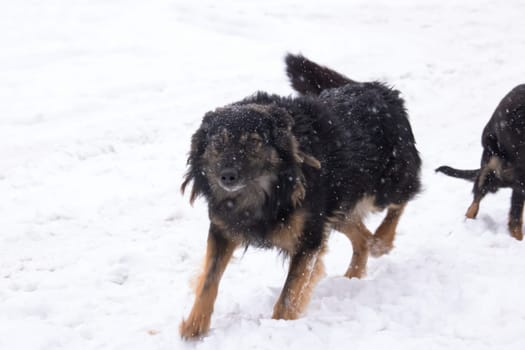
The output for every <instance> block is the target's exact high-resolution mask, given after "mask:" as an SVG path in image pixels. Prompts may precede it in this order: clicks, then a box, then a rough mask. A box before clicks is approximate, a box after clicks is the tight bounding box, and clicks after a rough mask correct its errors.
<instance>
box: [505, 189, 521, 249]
mask: <svg viewBox="0 0 525 350" xmlns="http://www.w3.org/2000/svg"><path fill="white" fill-rule="evenodd" d="M510 201H511V204H510V214H509V231H510V235H511V236H512V237H514V238H516V239H517V240H518V241H521V240H523V232H522V230H521V227H522V225H523V203H524V201H525V195H524V194H523V192H522V191H521V190H519V189H515V190H513V191H512V197H511V200H510Z"/></svg>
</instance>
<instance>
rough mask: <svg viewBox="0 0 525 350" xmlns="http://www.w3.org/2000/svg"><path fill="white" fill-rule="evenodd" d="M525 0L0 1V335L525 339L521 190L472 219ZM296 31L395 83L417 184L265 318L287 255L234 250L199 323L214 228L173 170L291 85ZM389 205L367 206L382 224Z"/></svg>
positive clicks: (18, 348)
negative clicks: (198, 326) (394, 225)
mask: <svg viewBox="0 0 525 350" xmlns="http://www.w3.org/2000/svg"><path fill="white" fill-rule="evenodd" d="M524 13H525V2H523V1H519V0H509V1H505V2H502V1H493V0H465V1H452V0H430V1H424V2H423V1H418V0H398V1H388V0H379V1H370V0H355V1H344V0H330V1H323V2H317V1H312V0H292V1H281V0H266V1H260V2H246V1H236V0H223V1H219V2H218V1H212V0H203V1H192V2H190V1H168V0H159V1H139V0H129V1H122V0H120V1H119V0H89V1H88V0H70V1H58V0H49V1H31V0H17V1H11V2H8V1H4V2H3V3H2V4H1V5H0V48H1V49H0V82H1V83H0V349H2V350H4V349H6V350H26V349H27V350H30V349H31V350H33V349H38V350H57V349H67V350H71V349H97V350H101V349H126V350H131V349H199V350H201V349H304V350H308V349H320V348H323V349H356V350H358V349H378V348H379V349H382V348H389V349H403V350H409V349H422V348H423V349H525V337H524V331H525V298H524V294H525V243H523V242H518V241H516V240H514V239H512V238H511V237H510V236H509V234H508V232H507V228H506V224H507V213H508V210H509V204H510V193H509V191H508V190H501V191H500V192H499V193H497V194H496V195H491V196H488V197H487V198H486V199H485V200H484V201H483V202H482V205H481V210H480V213H479V217H478V219H477V220H475V221H466V220H465V219H464V213H465V211H466V209H467V207H468V205H469V204H470V200H471V194H470V188H471V185H470V184H468V183H466V182H463V181H461V180H457V179H452V178H449V177H446V176H443V175H437V174H434V172H433V169H434V168H436V167H437V166H439V165H442V164H449V165H452V166H457V167H462V168H474V167H476V166H477V165H478V162H479V158H480V154H481V146H480V135H481V130H482V129H483V126H484V125H485V123H486V122H487V120H488V119H489V117H490V115H491V113H492V111H493V110H494V108H495V107H496V105H497V103H498V102H499V100H500V99H501V98H502V97H503V96H504V95H505V94H506V93H507V92H508V91H509V90H510V89H511V88H512V87H514V86H515V85H517V84H519V83H523V82H524V81H523V80H524V77H525V65H524V64H523V63H524V57H525V35H524V33H525V22H524V20H523V14H524ZM286 52H302V53H303V54H305V55H306V56H307V57H310V58H311V59H313V60H315V61H317V62H320V63H322V64H324V65H327V66H330V67H333V68H335V69H337V70H339V71H340V72H342V73H344V74H346V75H348V76H350V77H351V78H353V79H356V80H362V81H366V80H372V79H380V80H384V81H386V82H388V83H389V84H392V85H394V86H395V87H397V88H398V89H400V90H401V91H402V92H403V96H404V98H405V99H406V103H407V107H408V110H409V114H410V117H411V122H412V126H413V130H414V133H415V136H416V139H417V141H418V148H419V150H420V152H421V155H422V158H423V160H424V167H423V182H424V187H425V189H424V192H423V193H422V194H421V195H420V196H419V197H418V198H417V200H414V201H413V202H411V203H410V204H409V206H408V207H407V209H406V211H405V214H404V216H403V217H402V220H401V223H400V226H399V233H398V237H397V240H396V248H395V249H394V250H393V251H392V252H391V253H390V254H389V255H388V256H385V257H382V258H379V259H370V261H369V266H368V274H367V276H366V278H364V279H362V280H348V279H345V278H343V277H341V275H342V274H343V273H344V271H346V268H347V266H348V263H349V262H350V257H351V245H350V243H349V242H348V241H347V239H346V238H345V237H344V236H342V235H340V234H337V233H334V234H333V235H332V236H331V238H330V247H329V248H330V249H329V251H328V253H327V254H326V256H325V263H326V271H327V275H326V277H325V278H323V279H322V280H321V281H320V283H319V284H318V285H317V287H316V288H315V289H314V293H313V297H312V300H311V303H310V305H309V307H308V309H307V311H306V313H305V314H304V316H303V317H302V318H300V319H299V320H296V321H275V320H272V319H271V314H272V308H273V304H274V302H275V301H276V299H277V297H278V295H279V293H280V288H281V287H282V285H283V283H284V278H285V273H286V267H287V264H286V262H283V260H282V258H281V257H279V256H278V255H277V253H276V252H275V251H257V250H254V249H249V250H248V251H247V252H246V253H245V254H243V252H242V251H239V252H237V253H236V255H235V258H234V261H233V262H232V264H230V266H229V267H228V269H227V271H226V273H225V275H224V278H223V280H222V283H221V288H220V292H219V297H218V299H217V303H216V307H215V312H214V315H213V318H212V328H211V331H210V333H209V335H208V336H207V337H206V338H204V339H202V340H200V341H196V342H189V343H186V342H183V341H182V340H181V339H180V338H179V334H178V325H179V322H180V321H181V319H182V318H183V317H184V316H186V315H187V313H188V312H189V310H190V307H191V304H192V302H193V294H192V289H191V287H190V281H191V279H192V277H193V276H195V274H196V272H197V271H198V269H199V266H200V264H201V261H202V257H203V255H204V248H205V242H206V235H207V225H208V219H207V211H206V205H205V203H204V202H203V201H202V200H198V201H197V202H196V203H195V206H194V207H193V208H192V207H190V205H189V203H188V196H186V197H182V196H181V195H180V193H179V185H180V183H181V181H182V175H183V173H184V171H185V163H186V155H187V152H188V150H189V146H190V137H191V134H192V133H193V131H194V130H195V129H196V128H197V126H198V125H199V124H200V120H201V118H202V116H203V115H204V113H205V112H206V111H208V110H211V109H214V108H215V107H218V106H221V105H224V104H227V103H230V102H233V101H236V100H238V99H241V98H243V97H245V96H247V95H249V94H251V93H253V92H254V91H256V90H264V91H268V92H272V93H278V94H283V95H288V94H290V93H291V92H292V91H291V88H290V87H289V85H288V82H287V80H286V76H285V74H284V64H283V57H284V55H285V53H286ZM380 218H381V215H375V216H372V217H370V220H369V224H370V226H371V227H374V226H375V225H377V224H378V222H379V220H380Z"/></svg>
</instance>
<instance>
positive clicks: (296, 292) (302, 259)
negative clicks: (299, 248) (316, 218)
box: [272, 247, 324, 320]
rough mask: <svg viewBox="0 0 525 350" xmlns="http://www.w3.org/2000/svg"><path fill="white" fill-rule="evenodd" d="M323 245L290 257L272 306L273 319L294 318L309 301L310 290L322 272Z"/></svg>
mask: <svg viewBox="0 0 525 350" xmlns="http://www.w3.org/2000/svg"><path fill="white" fill-rule="evenodd" d="M323 253H324V247H322V248H320V249H319V250H317V251H314V252H307V253H304V254H303V253H298V254H296V255H295V256H293V257H292V260H291V262H290V270H289V271H288V277H287V278H286V282H285V284H284V287H283V290H282V292H281V295H280V296H279V299H278V300H277V303H276V304H275V306H274V308H273V316H272V318H273V319H284V320H295V319H297V318H298V317H299V316H300V315H301V313H302V312H303V310H304V308H305V307H306V305H307V304H308V302H309V301H310V296H311V294H312V290H313V288H314V286H315V284H316V283H317V281H318V280H319V278H320V277H321V276H322V275H323V273H324V265H323V261H322V255H323Z"/></svg>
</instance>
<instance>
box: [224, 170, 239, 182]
mask: <svg viewBox="0 0 525 350" xmlns="http://www.w3.org/2000/svg"><path fill="white" fill-rule="evenodd" d="M238 181H239V172H238V171H237V170H235V169H234V168H227V169H224V170H222V171H221V182H222V183H223V184H224V185H225V186H234V185H235V184H237V182H238Z"/></svg>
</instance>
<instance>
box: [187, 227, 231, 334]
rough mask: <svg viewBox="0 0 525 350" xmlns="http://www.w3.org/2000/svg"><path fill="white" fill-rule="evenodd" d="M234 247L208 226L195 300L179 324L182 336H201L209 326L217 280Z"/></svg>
mask: <svg viewBox="0 0 525 350" xmlns="http://www.w3.org/2000/svg"><path fill="white" fill-rule="evenodd" d="M236 247H237V244H236V243H234V242H232V241H230V240H227V239H225V238H223V237H221V236H220V234H219V233H218V230H217V229H214V226H213V225H212V226H211V227H210V233H209V234H208V244H207V247H206V258H205V261H204V270H203V272H202V274H201V275H200V277H199V281H198V284H197V288H196V293H195V302H194V304H193V308H192V309H191V312H190V315H189V316H188V318H186V319H185V320H183V321H182V323H181V324H180V328H179V331H180V335H181V337H182V338H184V339H189V338H195V337H199V336H202V335H204V334H205V333H206V332H207V331H208V329H209V328H210V320H211V314H212V313H213V305H214V304H215V299H216V297H217V292H218V289H219V281H220V280H221V277H222V274H223V272H224V270H225V269H226V266H227V265H228V262H229V261H230V259H231V257H232V254H233V252H234V250H235V248H236Z"/></svg>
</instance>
